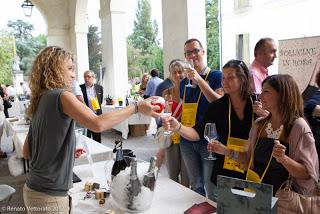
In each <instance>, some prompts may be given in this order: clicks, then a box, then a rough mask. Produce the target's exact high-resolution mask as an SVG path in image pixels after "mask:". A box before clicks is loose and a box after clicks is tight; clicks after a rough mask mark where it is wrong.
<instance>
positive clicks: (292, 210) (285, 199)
mask: <svg viewBox="0 0 320 214" xmlns="http://www.w3.org/2000/svg"><path fill="white" fill-rule="evenodd" d="M276 197H277V198H278V214H296V213H308V214H309V213H310V214H312V213H319V210H320V186H319V182H318V183H317V184H316V186H315V189H314V190H313V191H312V192H311V194H310V195H302V194H299V193H297V192H295V191H294V190H293V189H292V178H291V177H289V178H288V180H286V181H285V182H284V183H283V184H282V185H281V187H280V188H279V189H278V191H277V192H276Z"/></svg>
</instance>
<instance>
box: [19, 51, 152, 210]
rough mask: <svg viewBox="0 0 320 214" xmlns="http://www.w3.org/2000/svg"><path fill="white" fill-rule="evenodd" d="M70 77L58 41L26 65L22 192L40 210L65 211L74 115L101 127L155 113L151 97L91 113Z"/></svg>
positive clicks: (70, 66)
mask: <svg viewBox="0 0 320 214" xmlns="http://www.w3.org/2000/svg"><path fill="white" fill-rule="evenodd" d="M73 78H74V65H73V56H72V54H71V53H70V52H68V51H66V50H64V49H62V48H60V47H57V46H51V47H47V48H45V49H44V50H42V51H41V52H40V54H39V55H38V56H37V57H36V59H35V61H34V63H33V66H32V69H31V75H30V88H31V92H32V93H31V94H32V97H31V101H30V106H29V108H28V114H29V116H30V118H31V124H30V128H29V132H28V136H27V138H26V142H25V143H24V147H23V152H24V158H26V159H30V169H29V173H28V175H27V180H26V184H25V185H24V189H23V198H24V202H25V205H26V207H38V208H42V209H41V211H43V212H41V213H46V211H47V212H50V213H69V201H68V196H67V192H68V190H69V189H70V188H71V187H72V168H73V164H74V153H75V131H74V120H75V121H76V122H78V123H80V124H81V125H83V126H84V127H86V128H88V129H90V130H94V131H96V132H101V131H103V130H106V129H109V128H111V127H112V126H114V125H116V124H117V123H119V122H121V121H122V120H124V119H126V118H128V117H129V116H131V115H132V114H134V113H136V112H138V111H139V112H141V113H143V114H147V115H152V114H156V113H154V112H153V108H154V107H153V106H152V105H151V104H150V102H146V101H141V102H138V103H135V104H134V105H130V106H127V107H126V108H124V109H121V110H118V111H113V112H108V113H104V114H102V115H99V116H98V115H95V114H94V113H93V112H92V111H91V110H90V109H89V108H88V107H87V106H86V105H85V104H83V103H81V102H80V101H78V99H77V98H76V97H75V96H74V95H73V94H72V93H71V85H72V80H73ZM52 211H54V212H52ZM28 213H32V211H30V210H29V211H28Z"/></svg>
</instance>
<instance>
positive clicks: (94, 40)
mask: <svg viewBox="0 0 320 214" xmlns="http://www.w3.org/2000/svg"><path fill="white" fill-rule="evenodd" d="M98 30H99V29H98V27H96V26H93V25H90V26H89V32H88V54H89V68H90V70H92V71H93V72H94V73H95V74H96V76H97V77H99V72H100V64H101V60H102V56H101V48H102V47H101V38H100V37H99V34H100V32H98Z"/></svg>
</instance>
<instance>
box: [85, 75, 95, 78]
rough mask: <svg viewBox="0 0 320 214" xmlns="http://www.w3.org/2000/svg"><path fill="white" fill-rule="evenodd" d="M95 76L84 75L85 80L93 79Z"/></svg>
mask: <svg viewBox="0 0 320 214" xmlns="http://www.w3.org/2000/svg"><path fill="white" fill-rule="evenodd" d="M92 77H93V76H90V75H84V78H92Z"/></svg>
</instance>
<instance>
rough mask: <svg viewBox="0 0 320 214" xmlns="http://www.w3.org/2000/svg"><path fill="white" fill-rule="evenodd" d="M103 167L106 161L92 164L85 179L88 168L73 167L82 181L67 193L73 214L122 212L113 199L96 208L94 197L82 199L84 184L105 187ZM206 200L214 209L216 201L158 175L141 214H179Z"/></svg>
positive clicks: (96, 203) (97, 204) (82, 166)
mask: <svg viewBox="0 0 320 214" xmlns="http://www.w3.org/2000/svg"><path fill="white" fill-rule="evenodd" d="M109 163H110V162H109ZM105 164H106V161H101V162H96V163H94V164H93V174H94V176H93V177H87V175H88V172H87V171H88V167H89V166H88V165H81V166H75V167H74V168H73V171H74V172H75V173H76V174H77V175H78V176H79V177H80V178H81V179H82V181H81V182H79V183H75V184H74V187H73V188H72V189H70V191H69V192H70V194H71V197H72V205H73V206H72V213H75V214H81V213H86V214H89V213H101V214H102V213H103V214H104V213H106V210H108V209H113V210H116V213H124V212H123V211H121V210H119V209H117V208H116V205H115V203H114V201H113V199H112V196H110V197H108V198H107V200H106V203H105V204H103V205H99V202H98V200H96V199H94V198H90V199H86V200H83V197H84V196H85V192H84V191H83V187H84V184H85V182H87V181H90V182H98V183H100V187H105V186H106V185H107V184H106V180H107V179H106V177H107V176H106V174H105V170H104V166H105ZM205 201H206V202H208V203H210V204H211V205H213V206H216V204H215V202H213V201H211V200H210V199H208V198H205V197H203V196H202V195H199V194H198V193H196V192H194V191H192V190H191V189H188V188H186V187H184V186H182V185H180V184H178V183H176V182H174V181H172V180H170V179H169V178H167V177H164V176H162V175H159V177H158V179H157V183H156V189H155V192H154V198H153V202H152V204H151V207H150V208H149V209H148V210H146V211H145V212H142V213H150V214H156V213H165V212H166V211H167V212H168V211H170V213H179V214H180V213H183V212H184V211H186V210H187V209H188V208H190V207H191V206H192V205H194V204H195V203H202V202H205Z"/></svg>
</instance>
